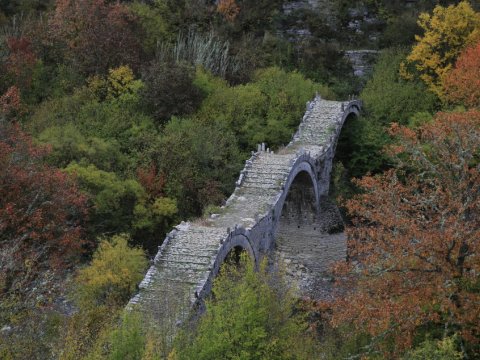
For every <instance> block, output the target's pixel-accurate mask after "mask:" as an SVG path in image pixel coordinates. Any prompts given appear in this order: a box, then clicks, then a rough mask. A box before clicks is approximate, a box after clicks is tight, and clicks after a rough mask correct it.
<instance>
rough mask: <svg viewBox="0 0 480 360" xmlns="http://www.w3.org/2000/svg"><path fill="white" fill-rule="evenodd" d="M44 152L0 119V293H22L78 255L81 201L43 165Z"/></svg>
mask: <svg viewBox="0 0 480 360" xmlns="http://www.w3.org/2000/svg"><path fill="white" fill-rule="evenodd" d="M47 150H48V149H46V148H43V147H38V146H35V145H33V144H32V140H31V138H30V137H29V136H28V135H26V134H25V133H23V132H22V131H21V130H20V128H19V127H18V126H17V125H12V124H9V123H7V122H6V121H4V120H1V118H0V169H2V171H1V172H0V274H1V275H0V293H1V292H6V291H26V290H27V289H26V288H25V287H26V285H27V284H28V283H29V282H30V281H31V280H33V279H34V278H35V277H36V276H38V275H39V274H40V271H44V270H47V269H59V268H65V267H68V266H69V265H71V264H72V263H74V262H75V261H77V260H79V257H78V255H79V254H80V253H81V252H82V245H83V244H84V241H83V240H82V228H81V226H80V225H81V224H80V219H81V218H82V217H83V216H84V215H85V201H86V199H85V197H84V196H83V195H82V194H80V193H79V191H78V190H77V187H76V186H75V184H74V182H73V180H72V179H71V178H70V177H69V176H68V175H66V174H65V173H63V172H60V171H59V170H56V169H53V168H50V167H48V166H45V165H43V164H42V158H43V157H44V156H45V154H46V152H47Z"/></svg>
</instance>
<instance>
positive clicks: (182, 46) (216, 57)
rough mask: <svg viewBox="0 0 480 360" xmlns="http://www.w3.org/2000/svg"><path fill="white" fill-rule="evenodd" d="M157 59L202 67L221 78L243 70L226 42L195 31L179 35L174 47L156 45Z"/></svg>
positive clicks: (238, 59) (211, 35)
mask: <svg viewBox="0 0 480 360" xmlns="http://www.w3.org/2000/svg"><path fill="white" fill-rule="evenodd" d="M157 59H158V60H161V61H168V60H170V61H172V60H173V61H175V62H177V63H179V62H187V63H190V64H192V65H195V66H203V67H204V68H205V69H207V70H209V71H210V72H211V73H212V74H214V75H216V76H221V77H223V78H227V77H232V76H235V75H236V74H239V73H240V72H241V71H242V69H243V68H244V66H243V61H242V59H241V58H240V57H239V56H236V55H232V54H231V51H230V44H229V42H228V41H223V40H221V39H220V38H218V36H216V35H215V34H214V33H213V32H210V33H208V34H206V35H205V34H201V33H198V32H196V31H195V30H189V31H188V33H186V34H184V33H180V34H179V35H178V37H177V40H176V42H175V44H174V45H170V44H166V43H160V44H158V45H157Z"/></svg>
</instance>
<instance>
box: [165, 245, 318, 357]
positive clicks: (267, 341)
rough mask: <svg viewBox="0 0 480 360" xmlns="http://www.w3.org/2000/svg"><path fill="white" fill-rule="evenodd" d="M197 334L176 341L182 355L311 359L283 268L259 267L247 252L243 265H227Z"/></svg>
mask: <svg viewBox="0 0 480 360" xmlns="http://www.w3.org/2000/svg"><path fill="white" fill-rule="evenodd" d="M212 291H213V298H212V299H211V300H209V301H208V302H207V305H206V307H207V310H206V313H205V314H204V316H203V317H202V318H201V319H200V322H199V324H198V328H197V329H196V331H195V333H194V334H193V335H194V338H193V339H192V340H190V339H189V336H191V334H188V333H187V334H183V337H182V336H181V337H180V339H179V342H178V343H177V345H176V346H175V352H174V353H175V354H176V356H177V357H174V358H177V359H179V360H182V359H199V360H203V359H205V360H207V359H265V360H266V359H269V360H270V359H271V360H274V359H278V360H280V359H310V358H313V354H312V343H311V337H310V334H308V330H307V325H306V323H305V322H304V320H303V319H302V317H301V316H300V315H299V314H295V313H294V304H295V298H294V296H293V294H292V292H291V289H289V288H288V286H287V284H286V283H285V280H284V279H283V278H282V276H281V275H280V274H278V273H277V274H269V272H268V271H267V262H266V261H264V262H263V263H262V264H261V265H260V269H259V271H258V272H256V271H255V266H254V264H253V262H252V261H251V259H250V258H248V255H247V254H246V253H243V255H242V256H241V258H240V265H239V266H238V267H237V265H235V264H230V265H226V266H225V267H224V268H223V270H222V272H221V273H220V275H219V277H218V278H217V279H216V280H215V283H214V287H213V290H212Z"/></svg>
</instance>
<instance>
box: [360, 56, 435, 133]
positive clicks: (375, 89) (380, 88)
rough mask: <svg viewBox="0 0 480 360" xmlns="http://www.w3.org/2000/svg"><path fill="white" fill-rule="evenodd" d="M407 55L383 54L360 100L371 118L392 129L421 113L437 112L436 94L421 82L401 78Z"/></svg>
mask: <svg viewBox="0 0 480 360" xmlns="http://www.w3.org/2000/svg"><path fill="white" fill-rule="evenodd" d="M406 56H407V52H406V51H405V50H403V49H399V48H393V49H386V50H384V51H382V54H381V55H380V57H379V59H378V62H377V63H376V65H375V68H374V72H373V76H372V78H371V79H370V80H368V82H367V84H366V85H365V88H364V89H363V90H362V92H361V94H360V98H361V99H362V100H363V101H364V103H365V111H366V112H367V114H368V117H369V119H371V120H372V121H374V122H376V123H378V124H381V125H383V126H385V125H386V126H388V125H389V124H390V123H392V122H393V121H395V122H398V123H400V124H401V125H405V124H407V123H408V120H409V119H410V118H411V116H412V115H414V114H415V113H417V112H432V113H433V112H434V110H435V108H436V102H437V101H436V97H435V95H433V94H431V93H429V92H428V91H427V88H426V86H425V85H424V84H423V83H422V82H421V81H419V80H413V79H412V80H410V81H408V80H405V79H403V78H402V76H401V75H400V64H401V63H402V61H404V60H405V57H406Z"/></svg>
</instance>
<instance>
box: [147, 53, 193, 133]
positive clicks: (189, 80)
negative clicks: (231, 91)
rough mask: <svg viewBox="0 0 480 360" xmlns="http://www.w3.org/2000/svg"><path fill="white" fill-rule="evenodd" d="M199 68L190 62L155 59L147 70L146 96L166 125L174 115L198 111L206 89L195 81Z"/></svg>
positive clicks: (149, 108) (150, 107)
mask: <svg viewBox="0 0 480 360" xmlns="http://www.w3.org/2000/svg"><path fill="white" fill-rule="evenodd" d="M194 75H195V69H194V68H193V67H192V66H189V65H187V64H186V63H176V62H173V61H165V62H164V61H154V62H152V63H151V64H150V65H149V66H148V67H146V68H145V69H144V70H143V73H142V80H143V81H144V82H145V88H144V89H143V91H142V97H143V100H144V102H145V105H146V106H147V109H148V111H149V113H151V114H152V116H153V118H154V119H155V121H156V123H157V124H159V125H164V124H165V123H167V122H168V121H169V120H170V118H171V117H172V116H179V115H188V114H190V113H192V112H194V111H195V110H196V109H197V107H198V106H199V105H200V103H201V101H202V93H201V92H200V90H199V89H198V88H197V87H196V86H195V85H194V83H193V79H194Z"/></svg>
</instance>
